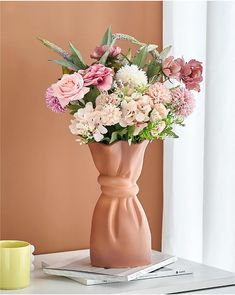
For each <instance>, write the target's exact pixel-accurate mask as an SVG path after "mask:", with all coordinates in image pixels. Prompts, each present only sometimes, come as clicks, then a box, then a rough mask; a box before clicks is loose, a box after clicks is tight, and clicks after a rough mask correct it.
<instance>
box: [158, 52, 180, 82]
mask: <svg viewBox="0 0 235 295" xmlns="http://www.w3.org/2000/svg"><path fill="white" fill-rule="evenodd" d="M180 70H181V66H180V65H179V64H178V63H177V62H176V61H175V60H174V57H173V56H169V57H167V58H166V59H165V60H164V61H163V63H162V71H163V73H164V74H165V75H166V76H167V77H169V78H171V77H172V78H175V79H176V80H179V79H180Z"/></svg>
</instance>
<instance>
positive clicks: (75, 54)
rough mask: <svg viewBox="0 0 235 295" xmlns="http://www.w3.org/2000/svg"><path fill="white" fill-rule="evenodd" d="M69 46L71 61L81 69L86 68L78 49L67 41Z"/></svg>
mask: <svg viewBox="0 0 235 295" xmlns="http://www.w3.org/2000/svg"><path fill="white" fill-rule="evenodd" d="M69 46H70V49H71V52H72V55H71V58H72V60H73V62H74V63H75V64H76V65H77V66H78V67H79V68H81V69H86V68H87V65H86V64H85V62H84V60H83V58H82V55H81V53H80V51H79V50H78V49H77V48H76V47H75V46H74V45H73V44H72V43H71V42H69Z"/></svg>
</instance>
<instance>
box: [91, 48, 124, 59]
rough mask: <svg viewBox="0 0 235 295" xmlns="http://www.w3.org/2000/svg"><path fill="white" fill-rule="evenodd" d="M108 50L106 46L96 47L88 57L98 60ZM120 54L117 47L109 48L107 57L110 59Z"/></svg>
mask: <svg viewBox="0 0 235 295" xmlns="http://www.w3.org/2000/svg"><path fill="white" fill-rule="evenodd" d="M108 49H109V46H108V45H102V46H96V48H95V50H94V52H93V53H92V54H91V55H90V57H91V58H94V59H97V60H98V59H100V58H101V56H102V55H103V54H104V53H105V52H106V51H107V50H108ZM120 53H121V48H120V47H119V46H111V48H110V49H109V56H111V57H115V56H117V55H118V54H120Z"/></svg>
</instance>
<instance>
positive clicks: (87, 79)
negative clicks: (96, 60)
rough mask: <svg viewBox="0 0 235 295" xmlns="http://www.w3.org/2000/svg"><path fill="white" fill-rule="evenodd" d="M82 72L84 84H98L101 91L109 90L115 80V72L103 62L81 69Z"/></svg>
mask: <svg viewBox="0 0 235 295" xmlns="http://www.w3.org/2000/svg"><path fill="white" fill-rule="evenodd" d="M79 73H81V74H82V76H83V80H84V85H85V86H90V85H94V86H96V87H97V88H98V89H99V90H100V91H105V90H109V89H110V88H111V85H112V82H113V77H112V76H113V74H112V70H111V69H110V68H106V67H105V66H103V65H101V64H95V65H93V66H90V67H89V68H88V69H86V70H80V71H79Z"/></svg>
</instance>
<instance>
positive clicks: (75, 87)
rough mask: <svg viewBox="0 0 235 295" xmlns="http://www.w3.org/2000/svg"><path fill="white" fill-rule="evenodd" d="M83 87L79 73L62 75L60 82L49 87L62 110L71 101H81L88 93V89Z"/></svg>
mask: <svg viewBox="0 0 235 295" xmlns="http://www.w3.org/2000/svg"><path fill="white" fill-rule="evenodd" d="M84 86H85V85H84V81H83V78H82V76H81V75H80V74H79V73H74V74H72V75H68V74H65V75H63V76H62V78H61V80H59V81H58V82H57V83H55V84H53V85H52V86H51V87H52V90H53V93H54V96H55V97H57V98H58V100H59V102H60V105H61V106H62V107H63V108H64V107H65V106H66V105H68V104H69V103H70V102H71V101H73V100H81V99H82V98H83V97H84V95H85V94H86V93H87V92H89V90H90V89H89V88H88V87H84Z"/></svg>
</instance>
